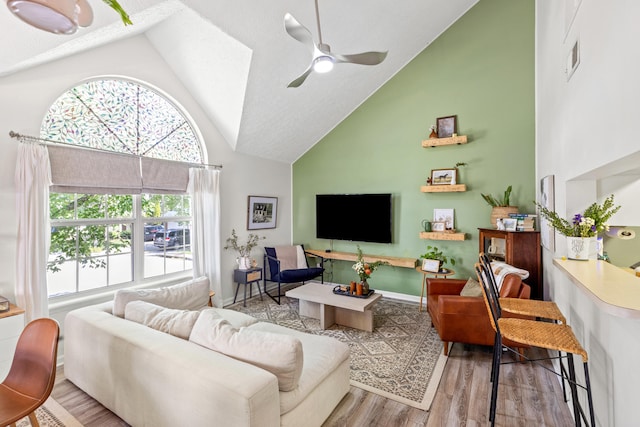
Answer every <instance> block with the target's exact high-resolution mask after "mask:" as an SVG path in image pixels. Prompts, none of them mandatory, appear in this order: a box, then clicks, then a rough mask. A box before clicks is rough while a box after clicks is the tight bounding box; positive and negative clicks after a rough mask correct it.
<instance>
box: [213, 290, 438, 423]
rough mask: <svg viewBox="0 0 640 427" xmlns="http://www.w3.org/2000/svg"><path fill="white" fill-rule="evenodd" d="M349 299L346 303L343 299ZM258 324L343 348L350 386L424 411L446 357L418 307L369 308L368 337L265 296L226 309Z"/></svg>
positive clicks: (384, 303)
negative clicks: (371, 322) (371, 325)
mask: <svg viewBox="0 0 640 427" xmlns="http://www.w3.org/2000/svg"><path fill="white" fill-rule="evenodd" d="M344 298H349V297H344ZM225 308H229V309H233V310H237V311H240V312H243V313H246V314H249V315H251V316H253V317H256V318H258V319H260V320H262V321H267V322H272V323H276V324H278V325H282V326H286V327H288V328H292V329H296V330H299V331H304V332H308V333H311V334H317V335H325V336H331V337H334V338H337V339H338V340H340V341H342V342H345V343H347V344H348V345H349V347H350V349H351V385H353V386H355V387H358V388H362V389H364V390H367V391H370V392H372V393H375V394H379V395H381V396H384V397H386V398H389V399H392V400H395V401H398V402H401V403H404V404H406V405H410V406H413V407H416V408H419V409H422V410H425V411H427V410H429V407H430V406H431V402H432V400H433V397H434V396H435V391H436V389H437V388H438V383H439V382H440V378H441V377H442V372H443V370H444V365H445V363H446V356H444V355H443V354H442V342H441V341H440V337H439V336H438V333H437V332H436V330H435V329H434V328H432V327H431V319H430V318H429V314H427V313H426V311H422V312H419V311H418V305H417V304H414V303H408V302H403V301H398V300H393V299H389V298H382V299H380V301H378V302H377V303H376V305H375V307H374V330H373V332H366V331H360V330H357V329H351V328H347V327H343V326H338V325H333V326H332V327H331V328H330V329H327V330H322V329H320V321H319V320H317V319H313V318H310V317H303V316H300V315H299V314H298V300H297V299H293V298H288V297H282V300H281V305H277V304H276V303H275V302H273V301H272V300H271V298H269V297H267V296H264V298H263V301H260V298H259V297H254V298H252V299H248V300H247V306H246V307H243V306H242V301H240V302H239V303H236V304H233V305H231V306H228V307H225Z"/></svg>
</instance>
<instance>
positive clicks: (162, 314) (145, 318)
mask: <svg viewBox="0 0 640 427" xmlns="http://www.w3.org/2000/svg"><path fill="white" fill-rule="evenodd" d="M198 316H200V312H199V311H190V310H176V309H173V308H165V307H160V306H159V305H155V304H151V303H149V302H146V301H131V302H130V303H129V304H127V306H126V307H125V309H124V318H125V319H127V320H130V321H132V322H136V323H141V324H143V325H145V326H148V327H150V328H152V329H155V330H158V331H160V332H164V333H167V334H171V335H173V336H176V337H178V338H182V339H185V340H186V339H189V335H191V330H192V329H193V325H194V324H195V323H196V320H198Z"/></svg>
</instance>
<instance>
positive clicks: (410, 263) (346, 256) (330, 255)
mask: <svg viewBox="0 0 640 427" xmlns="http://www.w3.org/2000/svg"><path fill="white" fill-rule="evenodd" d="M305 252H306V253H307V254H309V255H312V256H315V257H319V258H324V259H335V260H339V261H357V259H358V254H355V253H352V252H334V251H331V252H325V251H322V250H317V249H315V250H314V249H306V250H305ZM362 259H363V260H364V261H365V262H376V261H386V262H388V263H389V265H392V266H394V267H404V268H415V266H416V259H415V258H405V257H395V256H387V255H366V254H363V255H362Z"/></svg>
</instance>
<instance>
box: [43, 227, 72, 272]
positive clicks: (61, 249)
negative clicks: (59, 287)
mask: <svg viewBox="0 0 640 427" xmlns="http://www.w3.org/2000/svg"><path fill="white" fill-rule="evenodd" d="M77 238H78V230H77V228H76V227H51V246H50V249H49V263H48V265H47V269H48V270H49V271H51V272H53V273H55V272H56V271H58V270H59V269H60V265H61V264H62V263H64V262H65V261H67V260H69V259H72V260H75V259H76V254H77Z"/></svg>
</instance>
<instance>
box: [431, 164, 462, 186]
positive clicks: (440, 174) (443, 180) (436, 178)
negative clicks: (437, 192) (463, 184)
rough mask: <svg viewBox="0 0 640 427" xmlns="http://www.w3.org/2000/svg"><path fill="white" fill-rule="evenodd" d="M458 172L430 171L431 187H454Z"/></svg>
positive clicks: (447, 170)
mask: <svg viewBox="0 0 640 427" xmlns="http://www.w3.org/2000/svg"><path fill="white" fill-rule="evenodd" d="M457 175H458V170H457V169H456V168H452V169H432V170H431V185H455V184H456V178H457Z"/></svg>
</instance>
